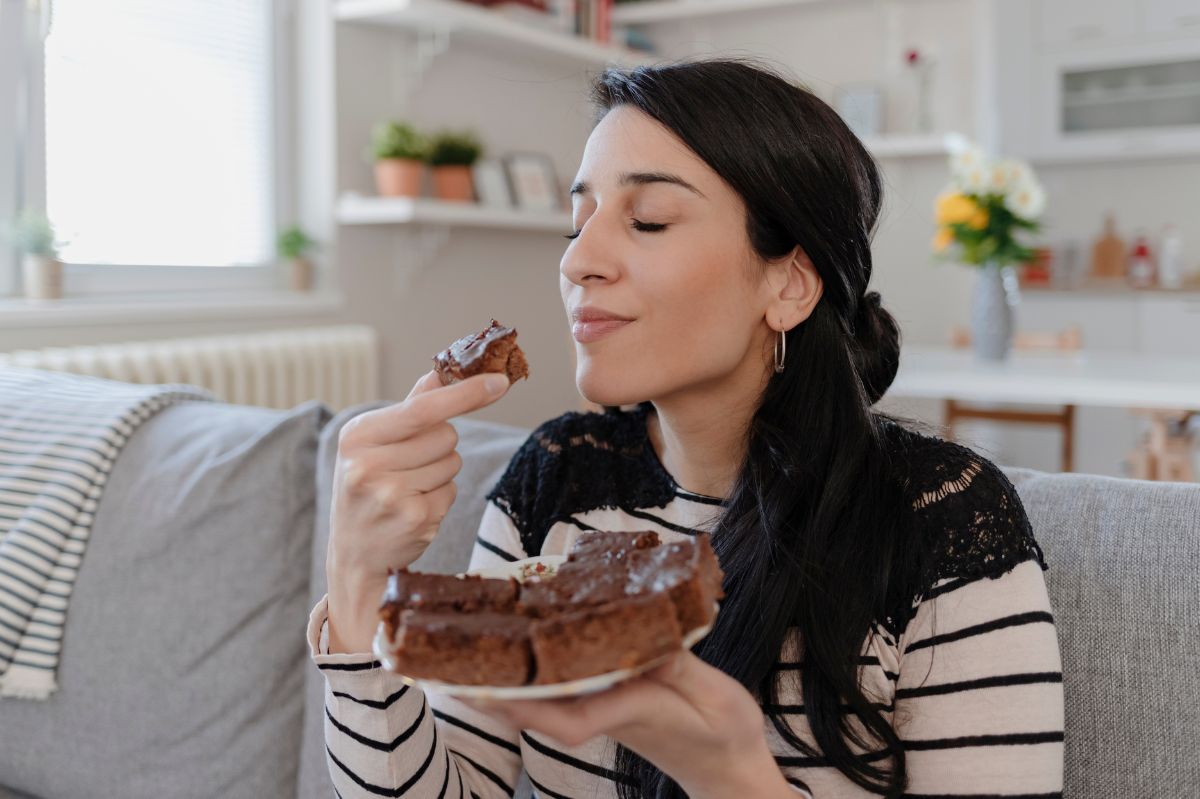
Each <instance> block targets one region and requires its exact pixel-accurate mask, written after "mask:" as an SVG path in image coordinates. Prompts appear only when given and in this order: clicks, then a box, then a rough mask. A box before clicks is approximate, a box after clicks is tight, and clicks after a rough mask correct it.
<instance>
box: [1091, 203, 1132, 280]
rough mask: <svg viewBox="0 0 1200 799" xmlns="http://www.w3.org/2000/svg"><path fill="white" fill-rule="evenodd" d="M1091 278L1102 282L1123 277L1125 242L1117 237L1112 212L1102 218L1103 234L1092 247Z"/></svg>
mask: <svg viewBox="0 0 1200 799" xmlns="http://www.w3.org/2000/svg"><path fill="white" fill-rule="evenodd" d="M1091 273H1092V274H1091V276H1092V277H1094V278H1099V279H1101V280H1104V279H1105V278H1116V279H1118V280H1120V279H1121V278H1123V277H1125V242H1124V241H1122V240H1121V237H1120V236H1118V235H1117V223H1116V220H1115V219H1114V218H1113V214H1112V211H1109V212H1108V213H1107V214H1106V215H1105V217H1104V232H1103V233H1102V234H1100V236H1099V237H1097V239H1096V241H1095V243H1093V245H1092V263H1091Z"/></svg>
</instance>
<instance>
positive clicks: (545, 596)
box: [517, 533, 724, 633]
mask: <svg viewBox="0 0 1200 799" xmlns="http://www.w3.org/2000/svg"><path fill="white" fill-rule="evenodd" d="M593 535H595V534H594V533H593ZM721 580H722V573H721V567H720V564H719V563H718V562H717V556H716V554H715V553H714V552H713V549H712V544H711V543H710V541H709V537H708V535H707V534H700V535H697V536H695V537H694V538H691V539H688V540H685V541H676V542H673V543H670V544H663V545H661V546H656V547H642V548H636V549H631V550H627V551H626V556H625V557H624V558H622V559H620V560H605V559H604V557H603V556H601V557H597V558H591V559H588V558H581V559H579V560H575V561H571V560H568V561H567V562H566V563H564V564H562V565H561V566H560V567H559V569H558V573H557V574H555V576H554V577H553V578H552V579H550V580H543V581H540V582H537V583H526V584H524V585H522V586H521V592H520V596H519V599H518V605H517V606H518V609H519V610H520V612H522V613H525V614H528V615H530V616H533V617H534V618H550V617H553V616H555V615H557V614H559V613H561V612H563V611H564V610H566V609H571V608H576V609H578V608H587V607H595V606H597V605H603V604H607V603H610V602H618V601H620V600H621V599H623V598H625V597H628V596H638V595H643V594H655V593H665V594H667V595H668V596H669V597H670V599H671V601H672V603H673V604H674V606H675V612H676V615H677V617H678V620H679V626H680V629H681V630H683V632H684V633H688V632H691V631H692V630H694V629H697V628H699V627H705V626H707V625H708V624H709V623H710V622H711V621H712V618H713V612H714V610H713V609H714V606H715V603H716V601H717V600H718V599H720V598H721V597H723V596H724V593H723V592H722V590H721Z"/></svg>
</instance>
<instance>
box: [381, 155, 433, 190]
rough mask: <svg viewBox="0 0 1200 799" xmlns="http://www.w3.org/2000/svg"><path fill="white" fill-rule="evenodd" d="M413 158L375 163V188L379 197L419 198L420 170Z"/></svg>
mask: <svg viewBox="0 0 1200 799" xmlns="http://www.w3.org/2000/svg"><path fill="white" fill-rule="evenodd" d="M424 167H425V164H424V163H422V162H421V161H418V160H417V159H415V158H381V159H379V160H378V161H376V162H375V188H376V190H377V191H378V192H379V196H380V197H420V196H421V170H422V169H424Z"/></svg>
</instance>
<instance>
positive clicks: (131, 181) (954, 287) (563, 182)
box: [0, 0, 1200, 480]
mask: <svg viewBox="0 0 1200 799" xmlns="http://www.w3.org/2000/svg"><path fill="white" fill-rule="evenodd" d="M715 55H736V56H750V57H759V58H762V59H765V60H766V61H768V62H770V63H772V64H774V65H776V66H778V67H779V68H781V69H782V70H784V71H785V72H786V73H787V74H788V75H790V76H792V77H794V79H795V80H796V81H797V82H800V83H803V84H804V85H805V86H807V87H808V88H809V89H810V90H812V91H813V92H815V93H816V94H818V95H819V96H821V97H822V98H823V99H825V100H826V101H828V102H829V103H830V104H831V105H832V106H833V107H835V108H836V109H837V110H838V111H839V112H840V113H841V114H842V115H843V116H844V117H845V118H846V119H847V121H848V123H850V124H851V126H852V127H853V128H854V130H855V131H856V132H857V133H858V134H859V135H860V136H861V137H862V139H863V140H864V142H865V143H866V144H867V146H868V147H869V149H870V150H871V151H872V152H873V153H874V155H875V157H876V158H877V159H878V162H879V164H880V166H881V168H882V170H883V173H884V176H885V180H886V203H885V208H884V213H883V216H882V219H881V221H880V224H879V228H878V232H877V236H876V239H875V248H874V260H875V273H874V278H873V286H872V288H874V289H876V290H878V291H880V292H881V294H882V296H883V302H884V305H885V307H887V308H888V309H889V310H890V311H891V312H892V313H893V314H894V315H895V316H896V317H897V318H898V320H899V321H900V323H901V325H902V330H903V334H904V345H905V346H904V354H903V356H902V363H901V368H900V374H899V375H898V377H897V380H896V383H895V384H894V385H893V387H892V389H891V390H890V391H889V393H888V395H887V396H886V397H885V398H884V400H883V401H882V402H881V407H883V408H884V409H885V410H888V411H893V412H897V413H903V414H909V415H912V416H914V417H917V418H920V419H922V420H924V421H927V422H929V423H931V424H935V425H944V426H945V427H944V430H945V431H946V434H947V435H953V436H955V437H957V438H959V439H961V440H964V441H965V442H967V443H969V444H970V445H972V446H975V447H977V448H979V449H980V450H981V451H983V452H985V453H987V454H988V455H990V456H991V457H994V458H995V459H997V460H998V461H1000V462H1002V463H1006V464H1012V465H1020V466H1029V467H1033V468H1038V469H1044V470H1047V471H1060V470H1065V471H1086V472H1094V473H1097V474H1107V475H1114V476H1121V475H1125V476H1133V477H1143V478H1149V479H1171V480H1195V479H1196V474H1197V472H1198V471H1200V469H1198V466H1200V451H1198V449H1197V447H1196V446H1195V444H1194V441H1195V438H1196V435H1195V430H1196V418H1195V417H1194V415H1193V414H1192V413H1191V411H1193V410H1196V409H1200V8H1198V7H1197V6H1196V4H1195V2H1194V0H1036V2H1035V0H638V1H636V2H615V3H614V2H611V0H519V1H517V0H512V1H510V2H476V3H469V2H465V1H464V0H338V1H337V2H330V1H329V0H203V1H201V0H176V1H175V2H171V3H163V2H151V0H106V2H104V3H95V2H88V1H87V0H54V2H50V0H0V221H2V222H3V223H4V231H5V236H4V238H3V240H2V241H3V245H2V247H0V363H17V364H24V365H31V366H37V367H40V368H46V369H61V370H66V371H79V372H85V373H90V374H98V375H102V376H107V377H114V378H117V379H123V380H131V381H139V382H166V381H180V382H188V383H195V384H198V385H203V386H206V387H208V388H210V389H212V390H214V391H215V392H217V393H218V395H219V396H222V397H223V398H225V399H228V400H229V401H231V402H239V403H247V404H257V405H267V406H273V407H290V406H292V405H294V404H295V403H297V402H300V401H303V400H305V399H310V398H317V399H320V400H322V401H324V402H326V403H328V404H329V405H330V406H331V407H333V408H335V409H336V408H341V407H346V406H348V405H351V404H353V403H357V402H361V401H365V400H371V399H377V398H393V399H400V398H402V397H403V396H404V395H405V394H406V393H407V391H408V389H409V387H410V386H411V384H412V383H413V382H414V381H415V380H416V378H417V377H419V376H420V375H421V374H422V373H423V372H425V371H427V370H428V368H429V367H430V356H432V355H433V354H434V353H435V352H437V351H438V350H440V349H441V348H443V347H445V346H446V345H447V344H448V343H449V342H450V341H452V340H453V339H456V338H458V337H459V336H462V335H464V334H466V333H468V332H470V331H472V330H477V329H480V328H482V327H483V326H485V325H486V324H487V322H488V320H489V319H490V318H492V317H495V318H496V319H498V320H500V321H501V322H502V323H504V324H507V325H511V326H514V327H516V328H517V329H518V331H519V334H520V343H521V345H522V347H523V348H524V349H525V350H526V352H527V354H528V356H529V360H530V363H531V370H532V380H531V382H530V383H529V384H528V385H527V386H521V387H520V389H519V390H520V401H519V402H504V403H499V404H498V405H496V406H494V407H492V408H489V409H487V410H486V411H484V412H482V413H481V415H482V416H483V417H485V418H490V419H493V420H496V421H502V422H508V423H512V424H517V425H522V426H532V425H536V424H537V423H539V422H541V421H543V420H545V419H548V418H550V417H553V416H555V415H557V414H559V413H561V412H562V411H564V410H567V409H574V408H582V407H584V403H583V400H582V398H581V397H580V396H579V395H578V393H577V392H576V390H575V387H574V382H573V368H574V365H573V364H574V360H573V358H574V356H573V349H572V347H573V344H572V341H571V339H570V335H569V332H568V329H567V325H566V320H565V317H564V313H563V310H562V306H561V302H560V299H559V294H558V278H557V268H558V263H559V259H560V257H561V254H562V252H563V250H564V248H565V244H566V243H565V242H564V240H563V239H562V236H563V235H565V234H567V233H569V232H571V219H570V211H569V202H568V200H567V188H568V185H569V182H570V180H571V179H572V178H573V177H574V175H575V170H576V169H577V167H578V164H579V160H580V157H581V155H582V152H583V147H584V144H585V141H586V139H587V135H588V132H589V129H590V124H591V111H590V108H589V106H588V102H587V88H588V85H589V82H590V81H591V80H592V79H593V78H594V77H595V76H596V75H597V74H599V73H600V72H601V71H602V70H603V69H604V68H605V67H607V66H634V65H637V64H642V63H655V62H658V61H670V60H676V59H687V58H697V57H705V56H715Z"/></svg>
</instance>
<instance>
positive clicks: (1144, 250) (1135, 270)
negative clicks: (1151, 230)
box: [1126, 233, 1155, 289]
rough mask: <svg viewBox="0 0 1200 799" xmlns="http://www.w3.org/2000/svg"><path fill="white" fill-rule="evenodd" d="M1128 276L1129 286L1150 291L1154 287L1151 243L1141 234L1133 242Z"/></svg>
mask: <svg viewBox="0 0 1200 799" xmlns="http://www.w3.org/2000/svg"><path fill="white" fill-rule="evenodd" d="M1126 274H1127V275H1128V277H1129V284H1130V285H1131V286H1133V287H1134V288H1138V289H1148V288H1150V287H1152V286H1153V285H1154V281H1155V268H1154V258H1153V257H1151V255H1150V244H1149V242H1147V241H1146V237H1145V235H1143V234H1141V233H1139V234H1138V235H1137V237H1136V238H1135V239H1134V241H1133V251H1132V252H1130V254H1129V265H1128V267H1127V270H1126Z"/></svg>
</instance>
